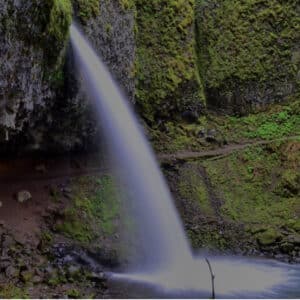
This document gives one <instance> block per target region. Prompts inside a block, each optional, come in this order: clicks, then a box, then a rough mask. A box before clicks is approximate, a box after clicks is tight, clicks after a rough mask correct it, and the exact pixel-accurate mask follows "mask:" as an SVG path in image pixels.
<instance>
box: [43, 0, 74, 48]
mask: <svg viewBox="0 0 300 300" xmlns="http://www.w3.org/2000/svg"><path fill="white" fill-rule="evenodd" d="M47 2H48V4H50V6H51V9H50V17H49V23H48V27H47V34H49V35H50V36H52V37H54V38H55V39H56V40H57V41H60V42H63V43H65V41H66V36H67V33H68V32H69V26H70V24H71V21H72V4H71V1H70V0H47Z"/></svg>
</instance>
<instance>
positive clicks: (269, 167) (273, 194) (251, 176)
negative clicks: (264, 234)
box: [204, 141, 300, 230]
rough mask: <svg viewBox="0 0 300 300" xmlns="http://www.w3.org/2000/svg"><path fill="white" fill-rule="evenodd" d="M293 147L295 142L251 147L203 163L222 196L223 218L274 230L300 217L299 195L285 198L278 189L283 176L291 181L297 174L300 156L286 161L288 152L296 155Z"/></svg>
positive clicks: (283, 178) (295, 149)
mask: <svg viewBox="0 0 300 300" xmlns="http://www.w3.org/2000/svg"><path fill="white" fill-rule="evenodd" d="M291 143H292V144H293V145H294V147H291V146H290V144H291ZM295 144H297V145H298V146H299V142H298V141H293V142H278V143H273V144H271V145H267V146H254V147H251V148H248V149H246V150H243V151H241V152H239V153H234V154H232V155H230V156H228V157H225V158H222V159H219V160H215V161H206V162H205V163H204V165H205V166H206V169H207V172H208V174H209V176H210V178H211V180H212V183H213V186H214V188H215V189H216V190H217V191H218V192H219V193H221V194H222V195H223V198H224V201H225V202H224V204H223V205H222V207H221V213H222V215H223V216H224V218H227V219H229V220H232V221H235V222H243V223H245V224H249V225H250V224H251V226H256V225H259V226H263V227H270V228H273V229H274V230H277V229H278V228H280V227H281V226H284V225H287V224H288V220H290V219H294V218H297V217H299V216H298V213H299V208H300V207H299V194H293V195H292V196H291V197H289V198H284V197H282V196H280V195H279V194H278V188H277V186H278V184H279V183H281V182H282V180H284V181H285V177H286V175H285V173H288V174H289V177H290V178H294V176H296V174H298V167H297V166H298V165H299V160H300V157H299V152H298V154H295V155H296V156H297V157H295V156H293V155H290V156H289V158H287V157H286V153H287V149H289V152H292V151H294V153H295V152H297V149H298V147H296V146H295ZM291 149H294V150H291ZM249 170H250V171H249ZM224 174H226V175H224ZM290 228H291V227H290Z"/></svg>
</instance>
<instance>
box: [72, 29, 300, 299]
mask: <svg viewBox="0 0 300 300" xmlns="http://www.w3.org/2000/svg"><path fill="white" fill-rule="evenodd" d="M71 44H72V47H73V51H74V56H75V60H76V65H77V67H78V71H79V72H80V75H81V76H82V78H83V85H84V87H85V90H86V92H87V95H88V97H89V98H90V100H91V101H92V102H93V104H94V105H95V110H96V113H97V114H98V118H99V122H100V123H101V125H102V128H103V134H104V138H105V139H106V141H107V143H108V148H109V155H110V156H111V157H112V158H113V161H114V166H115V170H117V173H116V174H117V176H119V178H120V181H121V182H122V184H123V185H124V191H125V193H126V194H127V195H126V196H127V198H128V199H127V200H128V206H129V207H131V208H132V209H131V211H132V212H134V216H135V218H136V223H135V224H136V227H137V230H138V232H139V239H140V240H139V244H140V245H141V248H139V251H142V252H143V254H144V255H143V259H142V261H141V263H140V264H139V265H136V266H135V268H133V270H131V272H129V273H128V274H115V276H114V278H116V279H117V280H127V281H130V280H132V281H135V282H138V281H140V282H144V283H152V284H154V285H155V286H156V287H157V286H161V287H162V288H164V289H165V288H168V289H170V290H172V291H174V290H176V289H179V290H187V291H189V292H190V291H197V292H201V293H202V294H201V295H202V296H203V295H205V298H208V297H210V290H211V281H210V274H209V271H208V269H207V265H206V263H205V262H204V260H203V258H201V257H193V255H192V252H191V249H190V246H189V243H188V241H187V238H186V236H185V233H184V230H183V226H182V224H181V221H180V219H179V216H178V214H177V212H176V209H175V206H174V204H173V201H172V197H171V195H170V192H169V190H168V188H167V185H166V183H165V180H164V178H163V176H162V174H161V172H160V170H159V167H158V165H157V163H156V161H155V157H154V154H153V152H152V150H151V147H150V146H149V144H148V142H147V140H146V139H145V137H144V135H143V130H142V128H141V126H140V125H139V123H138V121H137V119H136V117H135V116H134V114H133V111H132V109H131V107H130V104H129V103H128V101H127V99H126V97H124V96H123V95H122V93H121V91H120V90H119V88H118V85H117V84H116V82H114V80H113V79H112V77H111V75H110V73H109V72H108V70H107V68H106V67H105V65H104V64H103V62H102V61H101V59H100V58H99V57H98V56H97V55H96V53H95V52H94V51H93V49H92V47H91V46H90V45H89V43H88V41H86V40H85V38H84V37H83V35H82V34H81V33H80V31H79V30H78V29H77V28H76V26H75V25H72V26H71ZM213 268H214V270H215V272H216V292H217V295H218V296H220V295H222V296H223V297H238V298H239V297H246V296H248V297H249V296H252V297H258V296H259V297H263V296H266V297H268V296H269V297H278V296H280V295H284V296H287V295H288V296H289V295H295V294H291V291H292V288H293V287H294V288H296V295H299V292H298V290H297V282H299V276H300V275H299V274H300V272H299V268H297V267H295V268H291V267H290V266H287V265H285V264H279V263H275V262H272V261H263V260H246V259H241V258H232V257H225V258H219V259H218V258H214V263H213ZM295 274H296V275H295ZM297 274H298V275H297ZM291 278H292V279H291ZM284 288H285V289H284ZM287 291H288V292H287ZM280 292H281V293H282V294H280ZM203 293H205V294H203ZM288 293H290V294H288ZM197 295H199V294H197ZM194 296H195V295H194Z"/></svg>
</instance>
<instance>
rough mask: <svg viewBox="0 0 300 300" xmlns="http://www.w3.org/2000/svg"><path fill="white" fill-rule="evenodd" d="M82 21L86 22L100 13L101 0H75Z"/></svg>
mask: <svg viewBox="0 0 300 300" xmlns="http://www.w3.org/2000/svg"><path fill="white" fill-rule="evenodd" d="M75 3H76V5H77V8H78V15H79V17H80V19H81V21H83V22H86V21H88V20H89V19H90V18H92V17H96V16H97V15H99V13H100V6H99V0H75Z"/></svg>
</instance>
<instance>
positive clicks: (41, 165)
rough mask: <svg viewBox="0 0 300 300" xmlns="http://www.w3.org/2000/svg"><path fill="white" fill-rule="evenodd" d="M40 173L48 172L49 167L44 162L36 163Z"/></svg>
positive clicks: (36, 168)
mask: <svg viewBox="0 0 300 300" xmlns="http://www.w3.org/2000/svg"><path fill="white" fill-rule="evenodd" d="M34 169H35V170H36V171H37V172H39V173H46V171H47V169H46V166H45V165H44V164H40V165H36V166H35V168H34Z"/></svg>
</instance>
